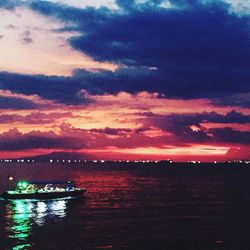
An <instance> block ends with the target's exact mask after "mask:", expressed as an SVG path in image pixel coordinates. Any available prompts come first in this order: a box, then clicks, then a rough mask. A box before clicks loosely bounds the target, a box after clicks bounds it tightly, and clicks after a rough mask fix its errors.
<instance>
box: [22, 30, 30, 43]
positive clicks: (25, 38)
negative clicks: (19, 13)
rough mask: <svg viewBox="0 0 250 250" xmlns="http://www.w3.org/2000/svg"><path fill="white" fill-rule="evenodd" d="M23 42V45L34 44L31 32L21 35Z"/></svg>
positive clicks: (27, 31)
mask: <svg viewBox="0 0 250 250" xmlns="http://www.w3.org/2000/svg"><path fill="white" fill-rule="evenodd" d="M20 38H21V41H22V43H23V44H30V43H33V39H32V38H31V32H30V31H29V30H26V31H24V32H23V33H22V34H21V35H20Z"/></svg>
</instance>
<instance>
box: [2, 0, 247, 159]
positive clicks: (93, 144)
mask: <svg viewBox="0 0 250 250" xmlns="http://www.w3.org/2000/svg"><path fill="white" fill-rule="evenodd" d="M0 55H1V56H0V158H1V159H8V158H23V157H33V156H38V155H50V154H52V155H53V154H55V152H56V154H58V153H59V154H60V153H61V154H62V155H63V154H64V153H65V154H66V153H67V154H72V155H73V154H77V155H81V156H82V157H83V158H86V159H106V160H161V159H172V160H174V161H190V160H200V161H221V160H223V161H224V160H237V159H238V160H239V159H250V126H249V125H250V109H249V107H250V101H249V100H250V1H249V0H50V1H40V0H2V1H1V2H0Z"/></svg>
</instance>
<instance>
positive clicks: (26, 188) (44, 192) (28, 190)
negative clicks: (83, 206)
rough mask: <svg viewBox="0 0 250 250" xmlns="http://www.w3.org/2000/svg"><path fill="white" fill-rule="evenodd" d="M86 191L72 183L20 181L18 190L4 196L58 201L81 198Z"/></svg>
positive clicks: (3, 195) (5, 197)
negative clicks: (59, 199)
mask: <svg viewBox="0 0 250 250" xmlns="http://www.w3.org/2000/svg"><path fill="white" fill-rule="evenodd" d="M85 192H86V189H83V188H77V187H75V184H74V182H72V181H29V182H28V181H19V182H18V183H17V186H16V189H15V190H11V191H6V192H4V193H3V194H2V197H3V198H4V199H8V200H9V199H57V198H68V197H69V198H74V197H81V196H82V195H83V194H84V193H85Z"/></svg>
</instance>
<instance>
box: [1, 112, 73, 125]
mask: <svg viewBox="0 0 250 250" xmlns="http://www.w3.org/2000/svg"><path fill="white" fill-rule="evenodd" d="M73 117H77V116H74V115H72V113H70V112H65V113H59V112H52V113H49V114H46V113H42V112H35V113H31V114H28V115H16V114H3V115H0V124H1V123H20V122H21V123H24V124H51V123H53V122H56V121H58V119H61V118H73Z"/></svg>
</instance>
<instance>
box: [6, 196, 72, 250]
mask: <svg viewBox="0 0 250 250" xmlns="http://www.w3.org/2000/svg"><path fill="white" fill-rule="evenodd" d="M67 203H68V201H67V200H65V199H61V200H48V201H34V200H12V201H8V203H7V205H6V226H5V230H6V233H7V238H9V239H13V240H15V242H16V244H15V246H13V247H12V249H13V250H19V249H29V248H30V247H31V243H30V236H31V234H32V226H36V225H37V226H44V225H45V223H46V220H51V218H52V217H57V219H60V218H61V219H62V218H64V217H66V215H67Z"/></svg>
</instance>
